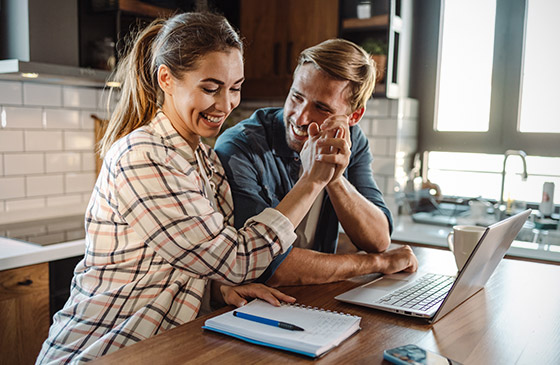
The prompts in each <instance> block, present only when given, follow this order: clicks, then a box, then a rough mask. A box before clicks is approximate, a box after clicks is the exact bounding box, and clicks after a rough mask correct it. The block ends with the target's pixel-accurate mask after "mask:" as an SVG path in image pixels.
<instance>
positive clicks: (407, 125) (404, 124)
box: [398, 118, 418, 137]
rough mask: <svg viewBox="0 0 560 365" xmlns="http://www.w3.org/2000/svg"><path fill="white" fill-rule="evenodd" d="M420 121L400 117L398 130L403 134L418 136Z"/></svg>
mask: <svg viewBox="0 0 560 365" xmlns="http://www.w3.org/2000/svg"><path fill="white" fill-rule="evenodd" d="M417 129H418V121H417V120H416V119H410V118H401V119H399V124H398V132H399V134H400V135H401V136H405V137H416V135H417V134H418V130H417Z"/></svg>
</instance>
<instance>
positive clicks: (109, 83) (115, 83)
mask: <svg viewBox="0 0 560 365" xmlns="http://www.w3.org/2000/svg"><path fill="white" fill-rule="evenodd" d="M105 86H107V87H121V83H120V82H118V81H107V82H106V83H105Z"/></svg>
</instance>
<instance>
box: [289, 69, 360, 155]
mask: <svg viewBox="0 0 560 365" xmlns="http://www.w3.org/2000/svg"><path fill="white" fill-rule="evenodd" d="M349 89H350V82H349V81H340V80H336V79H334V78H332V77H331V76H329V75H328V74H327V73H326V72H324V71H322V70H319V69H318V68H316V67H315V66H314V65H313V64H311V63H307V64H304V65H302V66H300V67H299V69H298V70H297V71H296V73H295V75H294V81H293V83H292V87H291V88H290V93H289V94H288V97H287V98H286V102H285V104H284V124H285V126H286V141H287V142H288V146H290V148H291V149H292V150H294V151H296V152H300V151H301V149H302V148H303V144H304V143H305V141H306V140H307V127H308V126H309V124H311V123H313V122H315V123H317V124H318V125H319V126H321V124H322V123H323V122H324V121H325V119H327V118H328V117H330V116H332V115H348V114H350V112H351V110H350V105H349V103H348V93H349V92H350V90H349Z"/></svg>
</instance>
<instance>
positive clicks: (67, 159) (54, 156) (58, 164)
mask: <svg viewBox="0 0 560 365" xmlns="http://www.w3.org/2000/svg"><path fill="white" fill-rule="evenodd" d="M45 162H46V167H47V169H46V170H47V173H51V172H78V171H80V170H81V155H80V153H79V152H59V153H47V154H46V155H45Z"/></svg>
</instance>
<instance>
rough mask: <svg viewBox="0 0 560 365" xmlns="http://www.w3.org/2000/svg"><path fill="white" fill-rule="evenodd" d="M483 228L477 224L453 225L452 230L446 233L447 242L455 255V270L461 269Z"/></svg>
mask: <svg viewBox="0 0 560 365" xmlns="http://www.w3.org/2000/svg"><path fill="white" fill-rule="evenodd" d="M485 230H486V228H485V227H479V226H453V231H452V232H449V234H448V235H447V243H448V244H449V249H451V251H453V255H455V262H456V263H457V270H459V271H461V270H462V269H463V266H464V265H465V262H467V259H468V258H469V256H470V255H471V252H472V250H473V249H474V247H475V246H476V244H477V243H478V241H479V240H480V237H482V234H483V233H484V231H485Z"/></svg>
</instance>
